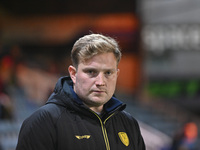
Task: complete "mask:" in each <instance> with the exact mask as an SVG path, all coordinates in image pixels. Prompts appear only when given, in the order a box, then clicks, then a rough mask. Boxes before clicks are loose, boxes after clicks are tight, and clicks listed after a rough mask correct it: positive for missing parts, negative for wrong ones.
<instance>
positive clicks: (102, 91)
mask: <svg viewBox="0 0 200 150" xmlns="http://www.w3.org/2000/svg"><path fill="white" fill-rule="evenodd" d="M92 92H94V93H98V94H101V93H105V91H104V90H93V91H92Z"/></svg>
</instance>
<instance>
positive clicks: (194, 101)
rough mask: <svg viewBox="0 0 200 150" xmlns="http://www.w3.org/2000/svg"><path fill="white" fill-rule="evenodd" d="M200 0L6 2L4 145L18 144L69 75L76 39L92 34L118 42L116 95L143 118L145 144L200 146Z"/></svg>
mask: <svg viewBox="0 0 200 150" xmlns="http://www.w3.org/2000/svg"><path fill="white" fill-rule="evenodd" d="M199 6H200V1H199V0H173V1H172V0H168V1H166V0H126V1H122V0H109V1H107V0H101V1H95V0H86V1H81V0H73V1H69V0H57V1H56V0H48V1H47V0H43V1H39V0H26V1H23V0H18V1H16V0H2V1H0V150H14V149H15V147H16V144H17V138H18V133H19V130H20V127H21V124H22V122H23V120H24V119H25V118H26V117H28V116H29V115H30V114H31V113H33V112H34V111H35V110H36V109H37V108H38V107H40V106H42V105H44V104H45V102H46V100H47V99H48V96H49V95H50V94H51V92H52V91H53V89H54V86H55V84H56V82H57V80H58V78H59V77H61V76H66V75H68V72H67V68H68V66H69V65H70V64H71V60H70V51H71V48H72V46H73V44H74V42H75V41H76V40H77V39H78V38H79V37H81V36H83V35H85V34H90V33H101V34H104V35H108V36H111V37H113V38H115V39H116V40H117V41H118V42H119V45H120V47H121V49H122V53H123V57H122V60H121V62H120V65H119V68H120V70H121V72H120V76H119V78H118V85H117V90H116V95H117V96H118V98H119V99H121V100H122V101H124V102H125V103H127V108H126V110H127V111H128V112H130V113H131V114H132V115H133V116H134V117H135V118H136V119H137V120H138V121H139V124H140V127H141V132H142V135H143V137H144V140H145V143H146V146H147V150H169V149H170V146H171V145H173V143H175V141H179V140H180V141H182V143H183V142H186V143H185V149H188V150H190V148H189V146H190V147H196V149H195V150H199V149H200V138H199V130H198V129H199V127H200V124H199V122H200V67H199V64H200V24H199V23H200V15H199V14H200V9H199V8H200V7H199ZM179 135H181V136H179ZM183 135H184V136H183ZM180 137H181V138H180ZM187 146H188V148H186V147H187Z"/></svg>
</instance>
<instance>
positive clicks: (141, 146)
mask: <svg viewBox="0 0 200 150" xmlns="http://www.w3.org/2000/svg"><path fill="white" fill-rule="evenodd" d="M123 113H124V114H125V116H126V117H128V118H129V121H130V126H129V127H130V129H131V130H130V131H131V132H132V134H133V135H134V136H135V139H134V143H135V149H137V150H146V146H145V143H144V139H143V137H142V134H141V131H140V126H139V124H138V121H137V120H136V119H135V118H134V117H132V116H131V115H130V114H129V113H127V112H125V111H123Z"/></svg>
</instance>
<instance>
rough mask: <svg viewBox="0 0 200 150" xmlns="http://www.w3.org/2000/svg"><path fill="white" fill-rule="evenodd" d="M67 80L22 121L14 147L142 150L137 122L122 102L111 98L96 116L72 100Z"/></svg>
mask: <svg viewBox="0 0 200 150" xmlns="http://www.w3.org/2000/svg"><path fill="white" fill-rule="evenodd" d="M66 80H67V81H66ZM66 82H68V78H67V79H66V78H62V79H61V80H60V81H59V82H58V83H57V85H56V88H55V91H54V93H53V94H52V95H51V96H50V98H49V100H48V102H47V104H46V105H44V106H43V107H41V108H40V109H39V110H37V111H36V112H35V113H34V114H32V115H31V116H30V117H29V118H27V119H26V120H25V121H24V123H23V125H22V127H21V130H20V134H19V139H18V144H17V148H16V150H27V149H28V150H82V149H84V150H145V146H144V143H143V139H142V136H141V134H140V129H139V126H138V123H137V121H136V120H135V119H134V118H132V117H131V116H130V115H129V114H127V113H126V112H124V111H122V110H123V109H124V105H122V104H121V102H119V101H118V100H116V99H115V98H113V99H112V100H110V101H109V102H108V104H107V105H105V108H104V109H105V110H104V111H105V112H104V114H103V115H102V116H99V115H97V114H96V113H95V112H93V111H91V110H90V109H89V108H87V107H86V106H84V105H83V104H82V103H81V102H80V101H75V100H74V99H73V94H72V93H71V91H70V87H69V85H70V83H67V84H65V87H64V88H63V85H64V83H66Z"/></svg>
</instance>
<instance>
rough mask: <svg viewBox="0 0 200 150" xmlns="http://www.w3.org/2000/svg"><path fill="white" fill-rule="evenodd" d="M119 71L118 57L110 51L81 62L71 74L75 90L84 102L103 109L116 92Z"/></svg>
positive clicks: (89, 105) (91, 106)
mask: <svg viewBox="0 0 200 150" xmlns="http://www.w3.org/2000/svg"><path fill="white" fill-rule="evenodd" d="M70 67H72V66H70ZM71 69H75V68H74V67H73V68H71ZM69 72H70V69H69ZM118 73H119V70H118V69H117V61H116V58H115V56H114V54H113V53H111V52H110V53H102V54H98V55H96V56H94V57H92V58H90V59H88V60H86V61H84V62H80V63H79V65H78V68H77V70H76V69H75V71H74V73H70V75H71V78H72V80H73V83H74V91H75V92H76V94H77V95H78V96H79V97H80V98H81V99H82V100H83V103H84V104H86V105H87V106H88V107H90V108H93V107H94V108H95V109H96V108H97V109H99V108H101V109H102V108H103V105H104V104H105V103H106V102H107V101H108V100H110V98H111V97H112V96H113V94H114V91H115V87H116V82H117V76H118ZM97 111H98V110H97Z"/></svg>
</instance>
